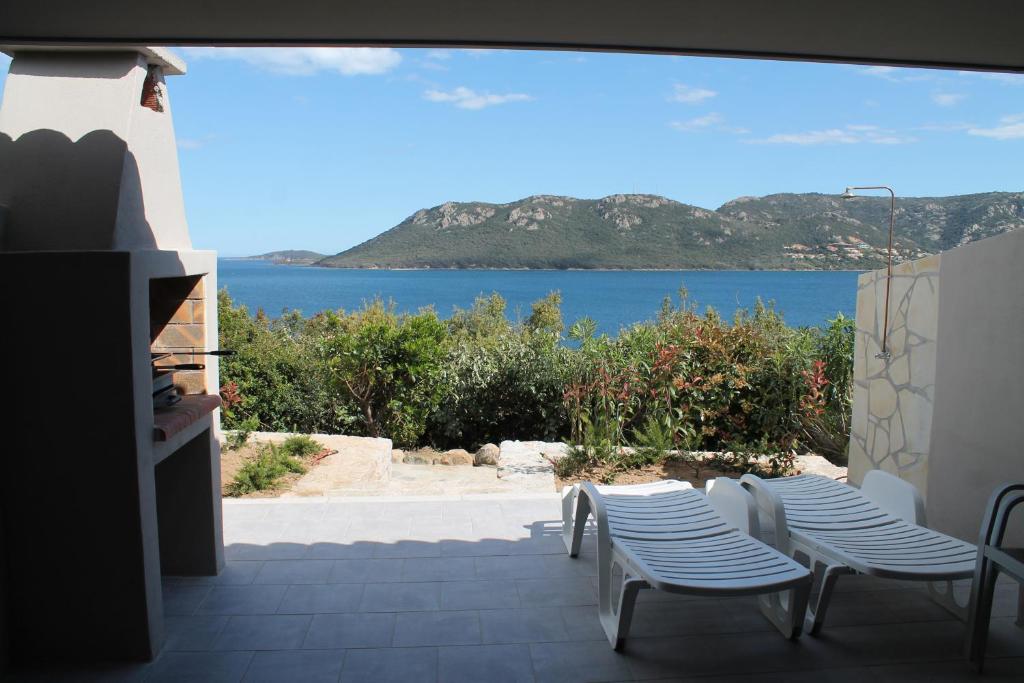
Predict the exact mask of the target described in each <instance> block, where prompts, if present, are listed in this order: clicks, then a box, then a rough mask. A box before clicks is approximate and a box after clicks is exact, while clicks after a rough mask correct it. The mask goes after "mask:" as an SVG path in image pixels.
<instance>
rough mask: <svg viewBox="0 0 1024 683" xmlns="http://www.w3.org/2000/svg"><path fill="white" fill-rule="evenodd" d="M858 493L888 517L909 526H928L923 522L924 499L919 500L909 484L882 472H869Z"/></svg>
mask: <svg viewBox="0 0 1024 683" xmlns="http://www.w3.org/2000/svg"><path fill="white" fill-rule="evenodd" d="M860 492H861V493H863V494H864V495H865V496H867V497H868V498H869V499H870V500H871V502H872V503H874V504H875V505H877V506H878V507H880V508H881V509H882V510H884V511H885V512H888V513H889V514H890V515H893V516H894V517H899V518H900V519H902V520H903V521H905V522H910V523H911V524H917V525H919V526H925V527H926V526H928V523H927V521H926V520H925V513H924V499H923V498H921V493H920V492H919V491H918V490H917V487H916V486H914V485H913V484H911V483H910V482H908V481H903V480H902V479H900V478H899V477H896V476H893V475H891V474H889V473H888V472H883V471H882V470H871V471H870V472H868V473H867V474H866V475H864V481H863V482H861V485H860Z"/></svg>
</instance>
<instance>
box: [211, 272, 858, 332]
mask: <svg viewBox="0 0 1024 683" xmlns="http://www.w3.org/2000/svg"><path fill="white" fill-rule="evenodd" d="M218 277H219V281H220V286H222V287H227V289H228V293H229V294H230V295H231V297H232V298H233V299H234V300H235V302H236V303H243V304H245V305H246V306H248V307H249V310H250V311H255V310H256V309H257V308H262V309H263V310H264V311H266V313H267V314H268V315H271V316H277V315H280V313H281V312H282V311H283V310H285V309H290V310H291V309H297V310H300V311H302V313H304V314H306V315H310V314H312V313H316V312H317V311H321V310H324V309H338V308H344V309H346V310H352V309H354V308H358V307H359V306H361V305H362V303H363V302H364V301H367V300H370V299H373V298H374V297H375V296H380V297H381V298H383V299H384V300H388V299H392V300H394V301H395V303H396V304H397V305H398V308H399V309H400V310H404V311H415V310H417V309H419V308H422V307H424V306H430V305H433V306H434V309H435V310H436V311H437V312H438V313H439V314H440V315H441V316H442V317H448V316H449V315H451V312H452V308H453V307H454V306H459V307H461V308H468V307H469V306H470V305H471V304H472V303H473V299H474V298H475V297H476V296H477V295H479V294H490V293H491V292H498V293H499V294H501V295H502V296H503V297H505V300H506V301H507V302H508V309H507V311H508V314H509V317H510V318H512V319H516V318H525V317H526V316H527V315H529V313H530V304H531V303H532V302H533V301H536V300H537V299H539V298H541V297H542V296H544V295H546V294H547V293H548V292H550V291H552V290H556V289H557V290H559V291H560V292H561V293H562V315H563V317H564V319H565V321H566V324H569V323H571V322H572V321H573V320H577V319H579V318H582V317H584V316H589V317H591V318H593V319H594V320H595V321H597V323H598V329H599V331H601V332H606V333H608V334H616V333H617V332H618V331H619V329H620V328H622V327H626V326H629V325H631V324H633V323H636V322H641V321H644V320H651V319H653V318H654V317H655V316H656V315H657V313H658V310H659V308H660V307H661V301H662V299H663V298H664V297H665V295H667V294H671V295H672V296H673V297H675V294H676V292H677V291H678V289H679V286H680V285H681V284H685V285H686V288H687V289H688V290H689V293H690V300H691V301H693V302H695V303H696V304H697V305H698V306H699V307H700V309H701V310H703V309H704V307H705V306H713V307H714V308H715V309H716V310H717V311H718V312H719V313H721V314H722V315H723V316H726V317H731V316H732V314H733V313H734V312H735V311H736V309H737V308H751V307H753V305H754V302H755V300H756V299H757V297H758V296H760V297H761V298H762V299H764V300H765V301H768V300H774V301H775V303H776V308H777V309H778V310H780V311H782V313H783V315H784V316H785V319H786V321H787V322H788V323H789V324H790V325H820V324H822V323H823V322H825V321H826V320H828V319H830V318H833V317H835V315H836V313H838V312H842V313H844V314H846V315H850V316H852V315H853V311H854V307H855V305H856V296H857V273H852V272H767V271H659V272H640V271H563V270H531V271H507V270H347V269H339V268H312V267H307V266H284V265H274V264H272V263H267V262H261V261H236V260H231V259H221V260H220V261H219V272H218Z"/></svg>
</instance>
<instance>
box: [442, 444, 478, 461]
mask: <svg viewBox="0 0 1024 683" xmlns="http://www.w3.org/2000/svg"><path fill="white" fill-rule="evenodd" d="M438 463H439V464H441V465H472V464H473V455H472V454H471V453H470V452H469V451H467V450H465V449H464V448H453V449H451V450H450V451H445V452H444V453H442V454H441V457H440V458H438Z"/></svg>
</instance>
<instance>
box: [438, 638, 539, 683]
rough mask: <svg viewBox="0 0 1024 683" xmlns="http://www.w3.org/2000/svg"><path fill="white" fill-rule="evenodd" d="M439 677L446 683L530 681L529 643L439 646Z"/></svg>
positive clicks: (531, 675)
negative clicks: (527, 644)
mask: <svg viewBox="0 0 1024 683" xmlns="http://www.w3.org/2000/svg"><path fill="white" fill-rule="evenodd" d="M437 666H438V678H439V680H441V681H444V683H463V682H464V683H479V682H480V681H487V683H530V682H532V681H533V680H535V679H534V676H533V661H532V660H531V658H530V648H529V647H528V646H526V645H476V646H461V647H442V648H440V649H439V650H438V660H437Z"/></svg>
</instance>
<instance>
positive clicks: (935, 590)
mask: <svg viewBox="0 0 1024 683" xmlns="http://www.w3.org/2000/svg"><path fill="white" fill-rule="evenodd" d="M928 595H929V597H931V599H932V600H934V601H935V603H936V604H938V605H940V606H942V607H944V608H945V609H946V611H948V612H949V613H950V614H952V615H953V616H954V617H956V618H957V619H959V620H960V621H967V611H968V605H962V604H960V603H959V602H957V601H956V592H955V591H954V590H953V582H952V581H929V582H928Z"/></svg>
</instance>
